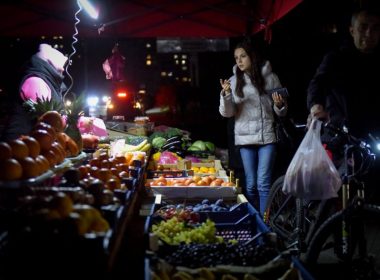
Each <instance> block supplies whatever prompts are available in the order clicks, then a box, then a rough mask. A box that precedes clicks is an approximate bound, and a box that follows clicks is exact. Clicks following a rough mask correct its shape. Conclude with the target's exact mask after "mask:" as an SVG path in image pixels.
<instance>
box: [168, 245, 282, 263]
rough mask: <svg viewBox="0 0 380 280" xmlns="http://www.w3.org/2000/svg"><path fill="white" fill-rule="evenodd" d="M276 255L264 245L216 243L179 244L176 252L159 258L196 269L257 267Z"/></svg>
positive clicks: (270, 248) (274, 250)
mask: <svg viewBox="0 0 380 280" xmlns="http://www.w3.org/2000/svg"><path fill="white" fill-rule="evenodd" d="M277 255H278V252H277V250H276V249H275V248H273V247H270V246H267V245H265V244H259V245H253V244H249V245H244V244H230V243H216V244H181V245H180V246H179V247H178V249H177V250H176V251H174V252H172V253H170V254H168V255H166V256H161V257H162V258H164V259H165V260H166V261H167V262H168V263H170V264H171V265H174V266H187V267H191V268H197V267H212V266H216V265H239V266H259V265H263V264H266V263H267V262H269V261H270V260H272V259H273V258H275V257H276V256H277Z"/></svg>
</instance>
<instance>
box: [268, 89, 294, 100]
mask: <svg viewBox="0 0 380 280" xmlns="http://www.w3.org/2000/svg"><path fill="white" fill-rule="evenodd" d="M274 92H277V93H278V94H279V95H281V96H282V97H285V98H288V97H289V92H288V89H287V88H286V87H282V88H274V89H271V90H268V93H269V94H270V95H272V93H274Z"/></svg>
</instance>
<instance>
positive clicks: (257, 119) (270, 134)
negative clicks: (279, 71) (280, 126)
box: [219, 61, 287, 145]
mask: <svg viewBox="0 0 380 280" xmlns="http://www.w3.org/2000/svg"><path fill="white" fill-rule="evenodd" d="M236 67H237V66H236V65H235V66H234V68H233V72H234V74H235V73H236ZM261 71H262V75H263V77H264V79H265V90H271V89H274V88H279V87H281V83H280V80H279V78H278V76H277V75H276V74H275V73H273V72H272V67H271V65H270V62H269V61H266V63H265V64H264V66H263V67H262V70H261ZM244 79H245V83H246V84H245V86H244V88H243V93H244V97H243V98H241V97H238V96H237V95H236V92H235V88H236V75H234V76H232V77H231V78H230V82H231V90H232V94H228V95H226V96H223V95H222V94H220V104H219V112H220V114H221V115H222V116H224V117H235V145H253V144H269V143H274V142H276V141H277V137H276V133H275V118H274V115H273V112H275V113H276V114H277V115H278V116H285V115H286V112H287V106H286V102H285V106H284V107H282V108H281V109H278V108H277V107H276V106H274V103H273V100H272V96H271V95H270V94H264V95H260V94H259V91H258V90H257V88H256V87H255V86H254V85H253V84H252V83H251V80H250V78H249V76H248V75H247V74H244Z"/></svg>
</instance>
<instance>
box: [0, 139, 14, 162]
mask: <svg viewBox="0 0 380 280" xmlns="http://www.w3.org/2000/svg"><path fill="white" fill-rule="evenodd" d="M11 157H12V148H11V146H9V144H8V143H7V142H0V161H3V160H6V159H9V158H11Z"/></svg>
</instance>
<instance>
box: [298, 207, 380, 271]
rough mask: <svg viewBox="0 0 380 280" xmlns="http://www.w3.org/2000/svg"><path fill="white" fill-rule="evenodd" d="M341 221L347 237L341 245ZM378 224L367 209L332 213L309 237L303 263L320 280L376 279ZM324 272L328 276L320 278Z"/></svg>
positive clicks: (379, 247) (379, 252)
mask: <svg viewBox="0 0 380 280" xmlns="http://www.w3.org/2000/svg"><path fill="white" fill-rule="evenodd" d="M343 217H345V218H344V221H345V222H346V225H347V227H346V229H347V231H346V232H347V233H348V234H347V235H346V234H345V236H347V238H346V240H345V241H343V239H342V233H343V230H342V221H343ZM379 221H380V215H379V213H378V212H376V213H375V212H373V211H370V210H369V209H368V208H367V207H365V208H359V209H353V208H352V209H348V211H347V210H346V211H344V212H343V211H339V212H337V213H335V214H334V215H332V216H331V217H330V218H328V219H327V220H326V221H325V222H324V223H323V224H322V225H321V227H320V228H319V229H318V230H317V232H316V233H315V235H314V236H313V238H312V240H311V242H310V244H309V246H308V249H307V252H306V254H305V256H304V257H303V260H304V262H305V263H306V264H307V266H308V268H309V269H310V271H311V272H312V273H315V274H317V275H318V276H319V277H318V278H321V279H322V278H324V277H331V276H332V274H334V277H336V279H343V277H344V279H380V259H379V258H380V245H379V244H378V243H379V242H378V240H377V239H378V236H379V234H380V224H379ZM344 250H346V254H344V253H343V252H344ZM328 268H331V269H328ZM324 272H327V273H328V274H327V275H323V273H324ZM335 274H337V275H335Z"/></svg>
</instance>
